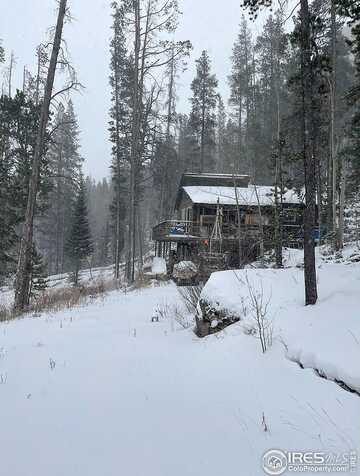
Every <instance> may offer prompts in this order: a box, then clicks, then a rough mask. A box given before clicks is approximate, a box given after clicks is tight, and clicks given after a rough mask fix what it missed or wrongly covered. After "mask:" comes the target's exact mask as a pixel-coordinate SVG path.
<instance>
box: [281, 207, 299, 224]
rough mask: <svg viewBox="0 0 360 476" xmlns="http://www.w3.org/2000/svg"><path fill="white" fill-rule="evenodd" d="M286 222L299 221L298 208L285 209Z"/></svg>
mask: <svg viewBox="0 0 360 476" xmlns="http://www.w3.org/2000/svg"><path fill="white" fill-rule="evenodd" d="M283 213H284V222H285V223H296V222H297V212H296V210H290V209H289V210H284V212H283Z"/></svg>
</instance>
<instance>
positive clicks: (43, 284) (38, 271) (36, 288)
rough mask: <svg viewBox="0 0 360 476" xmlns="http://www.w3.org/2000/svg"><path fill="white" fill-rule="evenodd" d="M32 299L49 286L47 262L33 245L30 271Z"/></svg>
mask: <svg viewBox="0 0 360 476" xmlns="http://www.w3.org/2000/svg"><path fill="white" fill-rule="evenodd" d="M30 276H31V277H30V299H31V298H32V297H36V296H37V295H38V294H40V293H42V292H44V291H45V290H46V289H47V287H48V279H47V277H48V274H47V264H46V263H45V262H44V259H43V257H42V256H41V254H40V253H39V252H38V250H37V249H36V246H35V245H33V251H32V257H31V272H30Z"/></svg>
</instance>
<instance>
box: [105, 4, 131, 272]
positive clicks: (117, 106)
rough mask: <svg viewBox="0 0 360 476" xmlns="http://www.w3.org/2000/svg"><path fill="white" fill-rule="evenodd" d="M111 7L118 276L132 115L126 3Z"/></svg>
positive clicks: (114, 227) (113, 217)
mask: <svg viewBox="0 0 360 476" xmlns="http://www.w3.org/2000/svg"><path fill="white" fill-rule="evenodd" d="M111 8H112V18H113V24H112V31H113V37H112V40H111V43H110V54H111V62H110V69H111V74H110V87H111V109H110V122H109V126H110V127H109V131H110V140H111V142H112V163H111V167H110V168H111V177H112V186H113V199H112V202H111V205H110V216H111V221H112V223H111V228H112V230H113V237H114V239H113V241H114V247H113V249H114V262H115V277H116V278H118V277H119V272H120V268H119V266H120V256H121V253H122V251H123V248H124V244H125V229H126V223H125V219H126V203H127V200H128V184H129V178H128V177H129V167H130V132H131V115H132V97H131V94H132V92H131V78H132V67H131V60H130V59H129V57H128V51H127V48H126V37H125V15H126V13H127V9H126V5H124V4H123V5H121V6H119V5H118V4H117V3H116V2H113V3H112V4H111Z"/></svg>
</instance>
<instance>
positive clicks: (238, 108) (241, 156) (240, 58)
mask: <svg viewBox="0 0 360 476" xmlns="http://www.w3.org/2000/svg"><path fill="white" fill-rule="evenodd" d="M252 61H253V44H252V38H251V31H250V28H249V25H248V22H247V21H246V19H245V16H242V19H241V23H240V31H239V34H238V37H237V39H236V41H235V43H234V47H233V52H232V56H231V63H232V68H231V74H230V76H229V84H230V106H231V107H232V119H233V123H234V124H236V139H237V151H236V161H235V165H236V171H237V172H242V173H250V170H251V160H250V157H249V148H248V145H249V131H250V117H251V108H252V100H253V95H252Z"/></svg>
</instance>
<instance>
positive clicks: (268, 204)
mask: <svg viewBox="0 0 360 476" xmlns="http://www.w3.org/2000/svg"><path fill="white" fill-rule="evenodd" d="M280 208H281V225H282V238H283V244H284V246H292V247H301V246H302V226H303V213H304V204H303V200H302V197H301V196H299V194H298V193H297V192H296V191H294V190H286V191H285V193H284V194H283V195H282V197H281V207H280ZM274 229H275V196H274V188H273V187H271V186H264V185H254V184H251V183H250V177H249V176H248V175H232V174H209V173H206V174H205V173H204V174H198V173H185V174H184V175H183V176H182V178H181V181H180V184H179V189H178V192H177V197H176V203H175V209H174V215H173V219H171V220H165V221H162V222H161V223H159V224H157V225H156V226H154V228H153V230H152V238H153V241H154V242H155V253H156V255H157V256H162V257H165V258H167V259H168V260H169V261H170V265H171V262H172V261H175V262H176V261H178V260H190V261H194V262H198V261H199V260H204V259H205V260H208V261H211V258H213V261H214V259H215V258H216V259H215V261H216V263H215V265H214V267H215V269H226V268H231V267H236V266H238V264H239V259H240V256H241V261H242V263H244V262H251V261H254V260H255V259H256V258H257V257H258V256H259V253H260V249H261V247H263V248H264V249H265V250H267V249H271V248H273V247H274ZM220 261H221V264H220Z"/></svg>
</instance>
